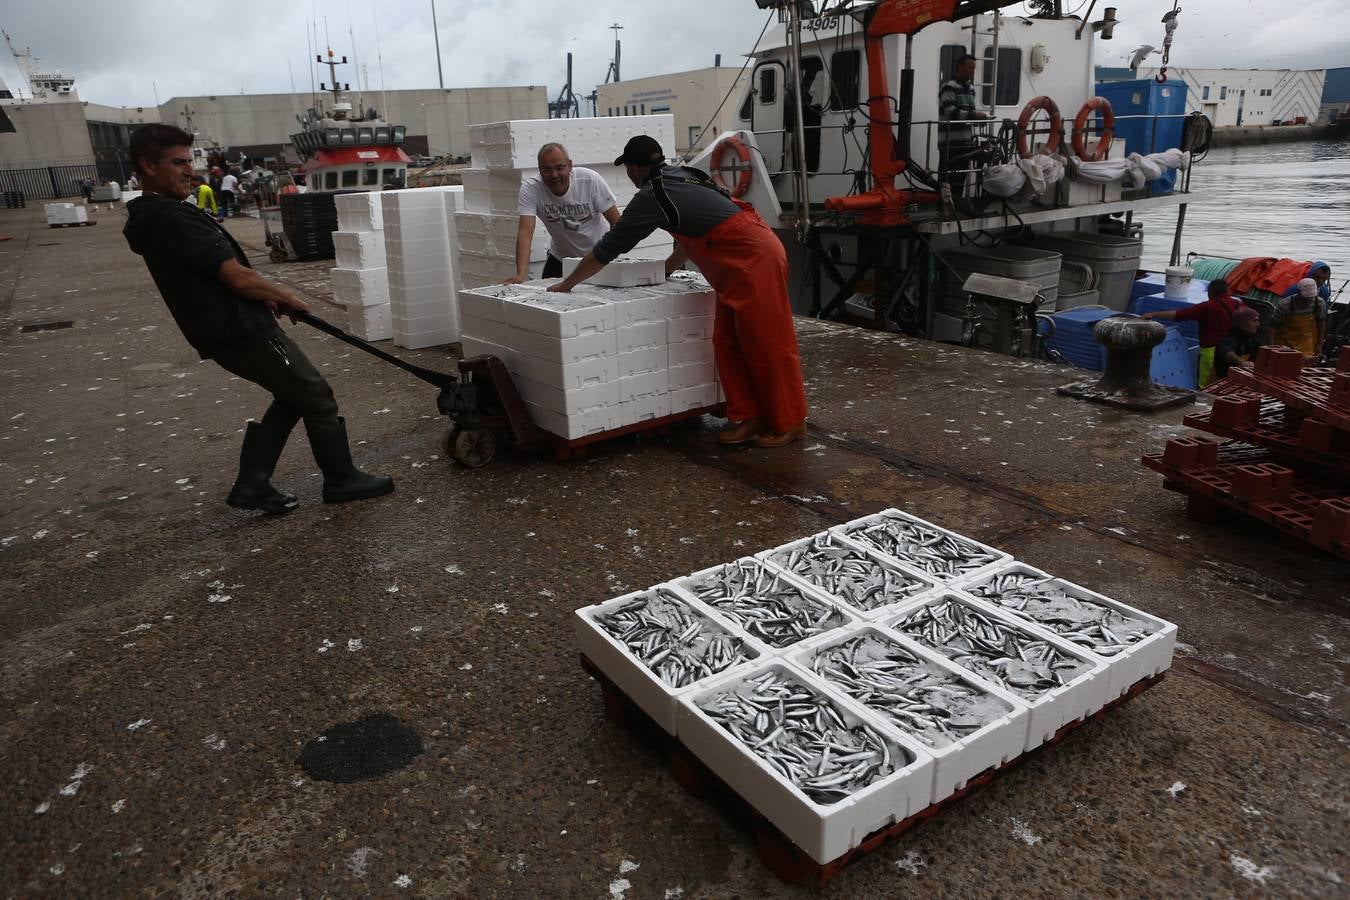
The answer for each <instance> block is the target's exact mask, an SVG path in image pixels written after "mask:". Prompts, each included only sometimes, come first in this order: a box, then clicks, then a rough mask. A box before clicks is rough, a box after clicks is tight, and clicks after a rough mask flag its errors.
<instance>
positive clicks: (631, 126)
mask: <svg viewBox="0 0 1350 900" xmlns="http://www.w3.org/2000/svg"><path fill="white" fill-rule="evenodd" d="M638 134H647V135H650V136H651V137H653V138H655V139H656V140H658V141H660V142H661V146H662V147H665V148H666V149H667V152H673V148H674V141H675V120H674V117H673V116H669V115H662V116H630V117H624V118H603V117H602V118H581V119H526V120H518V121H512V122H494V123H491V124H486V125H471V126H470V127H469V140H470V144H471V149H472V152H473V168H471V169H467V170H465V171H464V172H463V181H464V193H465V205H464V210H465V211H464V212H462V213H460V214H459V215H457V216H456V219H457V227H458V234H459V243H458V251H459V265H460V271H461V280H462V285H463V286H464V287H481V286H482V285H487V284H494V283H499V282H501V281H504V280H505V279H507V278H511V277H513V276H514V275H515V274H516V231H517V228H518V225H519V222H520V216H519V215H518V212H517V210H518V208H519V207H518V201H519V197H520V186H521V183H522V181H524V180H525V179H526V178H531V177H534V176H536V175H538V174H539V169H538V168H537V166H538V158H537V157H538V153H539V148H540V147H542V146H543V145H544V144H548V143H559V144H562V145H563V146H565V147H566V148H567V152H568V155H569V156H570V157H571V159H572V162H573V163H574V164H576V165H578V166H584V167H586V168H590V169H593V170H594V171H595V172H596V173H597V174H599V175H600V176H601V177H602V178H604V179H605V183H606V184H608V185H609V188H610V190H612V191H613V192H614V196H615V199H616V200H617V202H618V206H619V208H620V209H622V208H623V207H624V206H625V205H627V203H628V201H629V200H631V199H632V197H633V195H634V194H635V193H636V188H634V187H633V185H632V183H631V182H630V181H629V180H628V178H627V176H626V175H625V174H624V171H623V169H621V168H618V167H616V166H615V165H614V160H615V158H616V157H618V156H619V155H620V154H621V153H623V147H624V144H625V143H627V141H628V139H629V138H630V137H632V136H634V135H638ZM548 246H549V237H548V232H547V230H546V229H545V228H544V225H543V223H542V222H536V224H535V230H534V238H533V240H532V241H531V244H530V263H531V272H532V274H534V275H538V274H539V272H540V271H541V270H542V265H543V262H544V260H545V257H546V255H547V253H548ZM670 247H671V239H670V236H669V235H668V234H666V233H665V232H664V231H657V232H655V233H654V234H653V235H652V236H651V237H649V238H647V239H646V240H644V241H643V242H642V243H641V244H639V245H638V248H639V252H640V253H643V254H646V255H651V256H655V255H661V256H665V255H668V254H669V252H670Z"/></svg>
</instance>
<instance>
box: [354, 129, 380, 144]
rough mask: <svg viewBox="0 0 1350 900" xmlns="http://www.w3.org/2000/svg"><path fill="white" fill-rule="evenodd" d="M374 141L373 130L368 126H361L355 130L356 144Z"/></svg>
mask: <svg viewBox="0 0 1350 900" xmlns="http://www.w3.org/2000/svg"><path fill="white" fill-rule="evenodd" d="M374 139H375V129H373V128H371V127H370V126H369V125H362V126H361V127H360V128H357V129H356V142H357V143H358V144H369V143H371V142H372V141H373V140H374Z"/></svg>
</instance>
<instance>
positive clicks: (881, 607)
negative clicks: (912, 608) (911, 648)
mask: <svg viewBox="0 0 1350 900" xmlns="http://www.w3.org/2000/svg"><path fill="white" fill-rule="evenodd" d="M821 538H826V539H828V540H829V542H830V543H831V544H832V545H833V546H834V547H837V548H838V549H840V550H847V551H851V552H853V553H856V554H860V555H861V556H863V557H864V558H866V559H867V561H869V562H870V563H872V564H873V565H874V566H875V567H876V568H877V569H878V570H881V571H886V572H891V573H893V574H895V575H896V576H898V577H900V578H903V579H904V585H903V590H904V593H902V594H900V595H898V596H894V597H886V598H885V602H883V603H879V604H877V605H876V606H873V607H870V608H868V607H864V606H863V605H862V603H861V602H852V601H855V600H856V598H852V597H845V596H843V595H841V594H836V593H834V592H832V591H829V590H826V588H825V586H824V585H822V584H818V583H817V582H815V581H814V580H812V579H810V578H807V577H806V576H804V575H799V574H797V573H796V572H793V571H791V570H790V569H788V567H787V557H790V556H791V555H792V554H793V553H794V552H796V551H798V550H806V549H808V548H810V546H811V545H812V543H814V542H815V541H816V540H818V539H821ZM755 558H756V559H759V560H762V561H763V562H764V563H765V564H766V565H768V566H770V567H772V568H774V569H777V570H778V571H780V572H782V573H783V574H784V575H786V576H787V577H789V578H791V579H793V580H795V581H802V582H805V583H806V584H807V585H809V586H811V587H812V588H814V589H815V590H816V591H818V592H820V593H822V594H824V595H825V596H827V597H829V598H830V599H832V600H833V601H834V602H835V603H838V604H839V605H840V606H842V607H844V608H845V609H847V610H849V611H850V612H852V613H853V614H854V615H856V616H858V617H859V618H861V619H868V620H875V619H878V618H881V617H884V616H886V615H889V614H890V613H892V612H894V611H895V610H896V609H897V608H899V607H900V606H901V605H902V604H911V603H915V602H917V601H919V600H922V599H923V598H924V596H926V595H927V594H928V593H929V592H931V591H937V590H940V589H941V588H942V582H940V581H938V580H937V579H935V578H932V577H931V576H928V575H925V574H923V573H922V572H918V571H915V570H913V569H910V568H907V567H905V566H902V565H899V564H898V563H896V562H895V561H894V560H891V559H888V558H887V557H884V556H882V555H881V554H879V553H874V552H872V551H870V550H867V549H865V548H861V547H857V546H854V545H853V544H850V543H848V542H846V541H844V540H842V539H840V538H839V536H838V535H836V534H834V533H833V532H831V531H822V532H820V533H819V534H813V535H811V536H810V537H804V538H799V539H798V540H795V541H789V542H788V543H786V544H782V545H780V546H778V547H774V548H773V549H771V550H764V551H761V552H759V553H756V554H755Z"/></svg>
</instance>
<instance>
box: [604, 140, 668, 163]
mask: <svg viewBox="0 0 1350 900" xmlns="http://www.w3.org/2000/svg"><path fill="white" fill-rule="evenodd" d="M665 160H666V154H665V152H664V151H663V150H662V149H661V144H660V143H658V142H657V140H656V138H653V137H648V136H647V135H645V134H639V135H635V136H634V137H631V138H629V139H628V143H627V144H624V146H623V155H622V156H620V157H619V158H618V159H616V160H614V165H616V166H623V165H629V166H650V165H651V164H652V163H660V162H665Z"/></svg>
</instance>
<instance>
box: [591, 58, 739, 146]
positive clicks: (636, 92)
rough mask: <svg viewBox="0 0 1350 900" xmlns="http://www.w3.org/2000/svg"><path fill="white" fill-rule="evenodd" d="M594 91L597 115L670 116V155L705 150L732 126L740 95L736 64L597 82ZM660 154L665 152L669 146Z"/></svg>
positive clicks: (737, 110)
mask: <svg viewBox="0 0 1350 900" xmlns="http://www.w3.org/2000/svg"><path fill="white" fill-rule="evenodd" d="M595 91H596V102H595V107H596V109H595V114H596V115H597V116H644V115H657V114H660V113H670V114H671V115H673V116H674V117H675V147H674V151H675V152H676V153H679V154H684V153H688V152H689V151H690V150H691V149H702V148H704V147H706V146H708V145H709V144H711V143H712V142H713V141H715V140H716V139H717V136H718V135H720V134H721V133H722V132H723V131H726V130H727V129H728V128H732V129H734V128H735V127H736V124H735V123H736V114H737V112H739V109H740V99H741V95H742V94H744V92H745V76H743V75H742V74H741V69H740V67H739V66H737V67H734V68H733V67H729V66H722V67H718V68H708V69H695V70H693V71H690V72H674V73H671V74H669V75H655V76H652V77H651V78H638V79H634V80H632V81H621V82H619V83H617V84H602V85H597V86H596V88H595ZM728 92H730V94H731V98H730V99H728V100H727V102H726V104H725V105H723V106H722V111H721V112H720V113H719V114H718V115H717V118H716V119H714V118H713V113H714V112H716V110H717V105H718V104H719V103H721V102H722V98H723V97H726V96H727V93H728ZM710 120H711V121H712V125H711V127H709V128H708V130H707V132H706V133H704V135H703V138H702V140H700V141H698V146H697V147H694V146H693V145H694V142H695V138H696V137H697V136H698V134H699V132H700V131H701V130H702V128H703V126H704V125H706V124H707V123H708V122H709V121H710ZM666 152H670V148H667V151H666Z"/></svg>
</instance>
